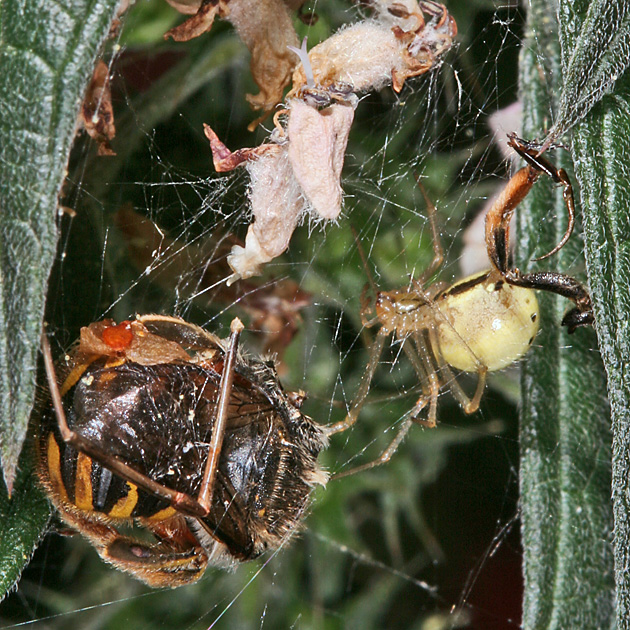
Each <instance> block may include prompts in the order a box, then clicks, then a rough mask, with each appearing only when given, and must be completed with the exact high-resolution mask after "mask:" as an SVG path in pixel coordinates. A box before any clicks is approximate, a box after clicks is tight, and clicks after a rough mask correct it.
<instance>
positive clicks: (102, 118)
mask: <svg viewBox="0 0 630 630" xmlns="http://www.w3.org/2000/svg"><path fill="white" fill-rule="evenodd" d="M81 122H82V123H83V126H84V127H85V130H86V131H87V133H88V135H89V136H90V138H92V139H93V140H96V142H98V154H99V155H116V153H114V151H113V150H112V147H111V146H110V144H109V142H110V140H113V138H114V137H115V136H116V127H115V125H114V110H113V108H112V93H111V90H110V85H109V68H108V66H107V64H106V63H105V62H104V61H102V60H100V61H98V62H97V64H96V67H95V68H94V73H93V74H92V79H91V81H90V84H89V86H88V89H87V91H86V92H85V97H84V99H83V105H82V106H81Z"/></svg>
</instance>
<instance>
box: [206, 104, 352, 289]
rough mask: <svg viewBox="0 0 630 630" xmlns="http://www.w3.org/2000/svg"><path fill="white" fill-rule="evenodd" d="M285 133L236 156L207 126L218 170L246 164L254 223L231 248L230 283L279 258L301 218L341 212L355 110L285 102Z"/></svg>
mask: <svg viewBox="0 0 630 630" xmlns="http://www.w3.org/2000/svg"><path fill="white" fill-rule="evenodd" d="M288 105H289V109H288V122H287V131H286V134H285V132H284V130H280V131H279V132H276V133H275V134H274V135H272V142H271V143H269V144H264V145H261V146H258V147H254V148H252V149H240V150H238V151H235V152H234V153H232V152H230V150H229V149H228V148H227V147H226V146H225V145H224V144H223V143H222V142H221V141H220V140H219V139H218V137H217V136H216V134H215V133H214V131H213V130H212V129H211V128H210V127H209V126H208V125H206V126H205V133H206V136H207V138H208V139H209V140H210V147H211V149H212V156H213V161H214V165H215V168H216V170H217V171H219V172H221V171H229V170H232V169H233V168H236V167H237V166H238V165H240V164H242V163H245V164H246V167H247V170H248V172H249V176H250V193H249V198H250V204H251V213H252V215H253V218H254V222H253V223H252V225H250V227H249V230H248V232H247V236H246V238H245V247H240V246H234V247H233V248H232V253H231V254H230V256H228V264H229V265H230V267H231V268H232V270H233V271H234V274H233V276H232V277H231V278H230V280H229V282H230V283H232V282H234V281H235V280H237V279H239V278H249V277H251V276H254V275H258V274H260V273H261V271H262V265H263V264H265V263H267V262H269V261H271V260H273V259H274V258H276V257H278V256H279V255H280V254H282V252H284V251H285V250H286V249H287V247H288V246H289V240H290V239H291V235H292V234H293V231H294V230H295V228H296V227H297V225H298V223H299V222H300V220H301V219H302V218H303V217H304V216H305V215H307V214H308V215H309V216H310V217H311V219H315V220H318V219H324V220H328V221H330V220H334V219H336V218H337V217H338V216H339V214H340V212H341V202H342V190H341V184H340V178H341V169H342V167H343V160H344V155H345V151H346V145H347V143H348V134H349V132H350V127H351V126H352V121H353V119H354V107H353V106H352V105H344V104H340V103H335V104H333V105H330V106H329V107H327V108H325V109H322V110H318V109H317V108H315V107H312V106H311V105H308V104H307V103H305V102H304V101H302V100H300V99H294V100H292V101H290V102H289V104H288Z"/></svg>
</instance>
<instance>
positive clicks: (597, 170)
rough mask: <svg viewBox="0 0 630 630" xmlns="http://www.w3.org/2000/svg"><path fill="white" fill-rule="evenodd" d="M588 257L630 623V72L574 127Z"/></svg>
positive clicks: (621, 609)
mask: <svg viewBox="0 0 630 630" xmlns="http://www.w3.org/2000/svg"><path fill="white" fill-rule="evenodd" d="M573 148H574V151H575V157H576V173H577V175H578V178H579V181H580V188H581V192H582V202H583V207H584V226H585V239H586V262H587V266H588V272H589V283H590V287H591V292H592V296H593V304H594V309H595V318H596V321H597V331H598V334H599V338H600V348H601V353H602V358H603V360H604V365H605V366H606V372H607V375H608V394H609V398H610V405H611V409H612V430H613V459H612V479H613V483H612V497H613V512H614V522H615V541H614V550H615V579H616V586H617V627H618V628H620V629H623V628H630V574H629V573H628V564H629V563H630V507H629V505H628V496H629V494H630V431H629V426H630V374H629V372H628V365H629V364H630V351H629V348H628V340H629V339H630V330H629V326H630V220H629V215H628V207H630V184H629V179H628V169H629V168H630V76H627V75H626V76H625V77H624V78H623V79H622V80H621V81H620V82H619V84H618V86H617V89H616V91H615V95H614V96H609V97H606V98H605V99H604V100H603V102H602V103H601V104H600V105H599V106H597V107H596V108H595V109H594V110H593V111H592V112H591V114H590V115H589V116H587V117H586V119H585V120H584V121H583V123H581V124H580V125H579V126H578V127H576V129H575V134H574V137H573Z"/></svg>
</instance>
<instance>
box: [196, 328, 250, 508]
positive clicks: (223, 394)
mask: <svg viewBox="0 0 630 630" xmlns="http://www.w3.org/2000/svg"><path fill="white" fill-rule="evenodd" d="M230 330H231V332H232V334H231V335H230V346H229V348H228V351H227V353H226V355H225V364H224V366H223V373H222V374H221V383H220V386H219V400H218V402H217V412H216V419H215V422H214V427H213V429H212V439H211V441H210V446H209V450H208V459H207V460H206V467H205V469H204V473H203V478H202V480H201V486H200V487H199V497H198V499H197V501H198V503H199V505H200V506H201V507H202V508H204V510H206V513H208V512H210V507H211V505H212V494H213V490H214V480H215V479H216V476H217V469H218V466H219V456H220V455H221V446H222V445H223V437H224V436H225V426H226V424H227V415H228V404H229V402H230V394H231V393H232V383H233V381H234V366H235V364H236V354H237V352H238V340H239V337H240V335H241V332H242V331H243V324H242V322H241V320H240V319H238V317H235V318H234V319H233V320H232V324H231V326H230Z"/></svg>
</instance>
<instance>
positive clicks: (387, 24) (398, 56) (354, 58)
mask: <svg viewBox="0 0 630 630" xmlns="http://www.w3.org/2000/svg"><path fill="white" fill-rule="evenodd" d="M372 4H373V5H374V8H375V16H374V17H373V18H371V19H368V20H363V21H361V22H358V23H356V24H353V25H352V26H349V27H346V28H342V29H340V30H339V31H337V33H335V34H334V35H333V36H332V37H329V38H328V39H327V40H325V41H323V42H322V43H321V44H318V45H317V46H315V47H314V48H313V49H312V50H311V51H310V53H309V54H308V57H309V60H310V66H311V68H312V71H310V73H312V77H313V78H312V79H309V77H308V73H307V72H306V71H305V69H304V67H305V64H304V62H303V63H302V65H301V66H300V67H298V68H297V70H296V71H295V72H294V73H293V88H292V90H291V93H290V94H291V95H298V94H300V93H301V91H303V90H304V89H308V87H309V83H312V81H314V82H315V85H316V86H317V87H318V88H324V89H327V88H336V89H340V88H343V89H346V90H349V91H351V92H354V93H360V92H366V91H369V90H378V89H380V88H382V87H384V86H385V85H388V84H389V83H391V84H392V85H393V88H394V90H395V91H396V92H399V91H400V90H401V89H402V86H403V84H404V82H405V80H406V79H408V78H410V77H414V76H418V75H420V74H424V73H425V72H427V71H428V70H430V69H431V68H432V67H433V66H434V65H435V63H436V61H437V59H438V57H439V55H441V54H442V53H443V52H445V51H446V50H448V48H450V46H451V44H452V40H453V37H455V35H456V34H457V26H456V24H455V20H453V18H452V17H451V16H450V15H449V13H448V11H447V10H446V7H444V6H443V5H441V4H438V3H437V2H429V1H421V2H420V3H418V2H417V1H416V0H404V2H400V1H398V0H395V1H392V0H374V2H372ZM425 15H426V16H428V17H429V21H427V20H426V18H425Z"/></svg>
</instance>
